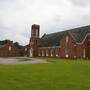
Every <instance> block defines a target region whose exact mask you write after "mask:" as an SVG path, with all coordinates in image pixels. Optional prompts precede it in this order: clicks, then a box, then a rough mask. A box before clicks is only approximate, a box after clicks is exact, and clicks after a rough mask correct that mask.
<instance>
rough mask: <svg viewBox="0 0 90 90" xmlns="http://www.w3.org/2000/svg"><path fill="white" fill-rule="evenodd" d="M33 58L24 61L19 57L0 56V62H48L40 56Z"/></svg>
mask: <svg viewBox="0 0 90 90" xmlns="http://www.w3.org/2000/svg"><path fill="white" fill-rule="evenodd" d="M30 59H31V60H27V61H23V60H19V59H17V58H0V64H35V63H47V61H46V60H43V59H38V58H30Z"/></svg>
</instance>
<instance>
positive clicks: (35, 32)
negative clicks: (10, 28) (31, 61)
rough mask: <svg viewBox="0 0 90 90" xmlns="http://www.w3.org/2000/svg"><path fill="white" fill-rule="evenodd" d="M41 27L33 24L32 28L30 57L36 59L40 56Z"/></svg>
mask: <svg viewBox="0 0 90 90" xmlns="http://www.w3.org/2000/svg"><path fill="white" fill-rule="evenodd" d="M39 32H40V26H39V25H36V24H33V25H32V27H31V38H30V57H36V56H37V54H38V40H39V34H40V33H39Z"/></svg>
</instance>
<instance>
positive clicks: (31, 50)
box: [29, 48, 33, 57]
mask: <svg viewBox="0 0 90 90" xmlns="http://www.w3.org/2000/svg"><path fill="white" fill-rule="evenodd" d="M29 53H30V54H29V56H30V57H33V49H32V48H31V49H30V52H29Z"/></svg>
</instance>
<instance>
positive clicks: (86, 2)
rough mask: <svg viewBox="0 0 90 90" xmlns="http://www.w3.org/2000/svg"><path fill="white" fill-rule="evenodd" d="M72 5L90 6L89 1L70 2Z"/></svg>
mask: <svg viewBox="0 0 90 90" xmlns="http://www.w3.org/2000/svg"><path fill="white" fill-rule="evenodd" d="M70 1H71V2H72V4H74V5H79V6H82V7H84V6H86V7H87V6H90V0H70Z"/></svg>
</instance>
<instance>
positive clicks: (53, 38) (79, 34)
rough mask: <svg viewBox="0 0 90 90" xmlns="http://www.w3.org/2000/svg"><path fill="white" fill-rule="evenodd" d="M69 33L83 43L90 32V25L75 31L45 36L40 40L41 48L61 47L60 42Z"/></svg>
mask: <svg viewBox="0 0 90 90" xmlns="http://www.w3.org/2000/svg"><path fill="white" fill-rule="evenodd" d="M68 32H69V33H71V34H72V36H73V37H74V38H75V40H76V42H78V43H81V42H82V41H83V40H84V38H85V36H86V35H87V33H89V32H90V25H89V26H84V27H79V28H75V29H70V30H66V31H62V32H56V33H51V34H45V35H44V36H42V38H40V40H39V47H50V46H59V45H60V40H61V39H62V38H63V36H64V35H65V34H66V33H68Z"/></svg>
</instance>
